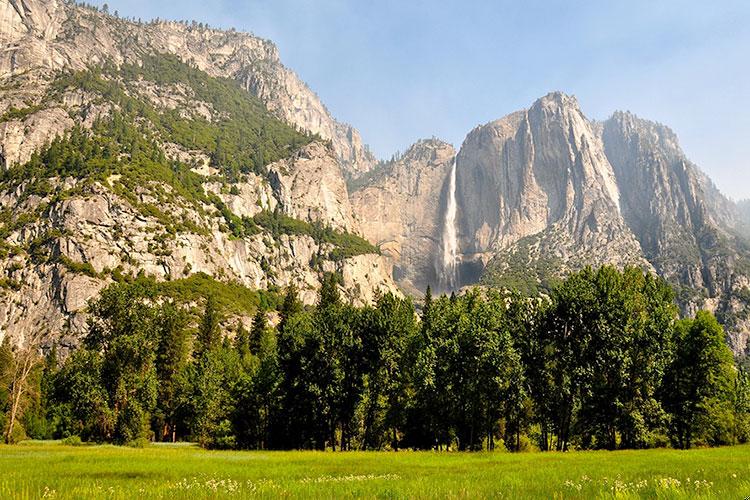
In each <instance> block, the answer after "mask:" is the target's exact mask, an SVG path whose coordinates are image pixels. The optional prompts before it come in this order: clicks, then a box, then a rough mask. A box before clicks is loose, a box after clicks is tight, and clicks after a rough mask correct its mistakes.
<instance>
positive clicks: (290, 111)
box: [0, 0, 399, 346]
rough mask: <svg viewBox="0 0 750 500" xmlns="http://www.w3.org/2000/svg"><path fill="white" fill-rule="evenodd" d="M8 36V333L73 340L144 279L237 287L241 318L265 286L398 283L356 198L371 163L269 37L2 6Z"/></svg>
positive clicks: (183, 286)
mask: <svg viewBox="0 0 750 500" xmlns="http://www.w3.org/2000/svg"><path fill="white" fill-rule="evenodd" d="M0 45H2V47H3V51H2V52H0V160H2V166H3V168H2V169H0V297H2V300H0V338H2V337H4V336H6V335H8V336H10V337H11V339H13V340H14V341H16V342H23V339H24V337H25V335H27V334H28V333H29V332H31V331H38V330H42V331H44V332H46V333H47V334H48V338H50V339H53V338H54V339H58V340H59V339H62V342H63V344H64V345H71V346H72V345H75V343H76V341H77V337H78V335H79V333H80V332H81V331H82V330H83V329H84V328H85V323H86V312H85V310H86V306H87V303H88V301H89V300H90V299H91V298H93V297H96V296H97V294H98V293H99V291H100V290H101V289H102V288H103V287H104V286H107V285H108V284H109V283H112V282H113V281H122V280H123V279H124V280H132V279H136V276H138V275H140V276H142V277H148V279H150V280H152V281H153V283H155V285H154V286H157V287H159V289H160V290H167V291H170V292H171V293H180V294H182V295H183V296H184V298H187V299H188V300H195V294H196V293H203V292H201V290H200V289H201V288H205V287H214V288H217V289H219V290H221V289H222V287H224V289H229V290H231V294H234V295H235V296H234V297H232V300H234V301H235V302H236V303H237V304H238V305H237V308H236V310H232V311H231V313H232V314H234V315H239V316H240V318H242V317H243V315H250V314H252V311H249V310H246V309H242V307H246V308H247V307H251V305H252V303H253V300H256V299H253V297H254V294H258V293H260V292H258V291H259V290H260V291H265V290H271V291H273V290H278V289H280V288H283V287H286V286H287V285H290V284H294V285H295V286H297V288H298V289H299V290H300V294H301V298H302V299H303V301H305V302H307V303H312V302H313V301H314V300H316V297H317V290H318V288H319V287H320V279H321V277H322V275H323V274H324V273H334V274H336V275H338V277H339V283H340V286H341V291H342V293H343V294H344V295H345V297H346V298H347V300H350V301H352V302H355V303H369V302H371V301H372V300H373V298H374V297H375V295H376V293H377V291H378V290H380V291H392V292H394V293H399V290H398V289H397V287H396V285H395V283H394V282H393V280H392V277H391V262H390V261H389V260H388V259H387V258H385V257H383V256H380V255H379V254H378V252H377V249H376V248H374V247H373V246H372V245H369V244H368V243H367V242H366V241H365V240H364V239H362V238H361V237H359V236H357V234H358V233H359V231H360V229H359V223H358V222H357V219H356V217H355V215H354V213H353V211H352V207H351V204H350V202H349V194H348V190H347V186H346V181H345V175H349V176H353V175H354V174H356V173H358V172H359V171H360V170H362V171H365V170H367V169H369V164H367V162H369V161H370V160H371V158H370V156H368V154H367V153H366V150H365V149H364V148H363V147H362V145H361V142H360V141H359V137H358V135H357V133H356V131H354V130H353V129H350V128H348V127H347V126H344V125H341V124H339V123H337V122H335V121H334V120H333V119H332V118H331V117H330V115H329V114H328V112H327V111H326V110H325V108H324V107H323V106H322V104H321V103H320V101H319V100H318V98H317V96H315V95H314V94H313V93H312V92H311V91H310V90H309V89H308V88H307V87H306V86H305V85H304V84H303V83H302V82H301V81H300V80H299V79H298V78H297V77H296V76H295V75H294V74H293V73H292V72H291V71H290V70H288V69H287V68H285V67H284V66H283V65H282V64H281V63H280V62H279V60H278V54H277V52H276V48H275V47H274V46H273V45H272V44H271V43H270V42H268V41H265V40H261V39H259V38H256V37H253V36H250V35H246V34H240V33H234V32H221V31H217V30H210V29H205V28H202V27H199V26H192V27H188V26H185V25H182V24H178V23H153V24H136V23H130V22H127V21H124V20H120V19H116V18H114V17H111V16H106V15H104V14H101V13H98V12H96V11H93V10H91V9H88V8H84V7H79V6H75V5H72V4H68V3H59V2H56V1H38V0H13V1H7V0H0ZM175 56H177V57H175ZM181 61H182V62H181ZM92 66H98V67H100V68H102V69H94V70H92V69H91V68H92ZM74 72H75V73H74ZM226 79H230V80H234V82H239V84H240V85H239V86H238V85H237V83H232V82H230V81H229V80H226ZM243 89H245V90H243ZM247 90H249V91H250V92H247ZM256 96H257V97H256ZM284 122H286V123H288V124H291V125H293V126H294V127H290V126H288V125H286V124H285V123H284ZM295 128H296V129H303V130H305V131H307V134H303V133H300V132H298V131H295ZM313 134H316V135H313ZM264 293H265V292H264ZM248 304H250V305H248Z"/></svg>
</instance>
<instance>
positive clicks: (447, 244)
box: [442, 159, 458, 290]
mask: <svg viewBox="0 0 750 500" xmlns="http://www.w3.org/2000/svg"><path fill="white" fill-rule="evenodd" d="M457 209H458V207H457V204H456V160H455V159H454V160H453V165H451V174H450V179H449V180H448V205H447V206H446V209H445V223H444V226H443V275H442V282H443V283H442V285H443V289H444V290H454V289H455V288H456V286H457V284H458V230H457V229H456V212H457Z"/></svg>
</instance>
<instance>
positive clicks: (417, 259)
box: [351, 139, 456, 294]
mask: <svg viewBox="0 0 750 500" xmlns="http://www.w3.org/2000/svg"><path fill="white" fill-rule="evenodd" d="M455 154H456V152H455V150H454V149H453V147H452V146H451V145H449V144H446V143H444V142H442V141H439V140H436V139H432V140H423V141H419V142H417V143H416V144H414V145H413V146H411V147H410V148H409V150H408V151H407V152H406V153H405V154H404V155H403V156H402V157H401V158H399V159H398V160H396V161H394V162H391V163H389V164H386V165H384V166H383V167H381V169H380V171H378V172H373V174H375V175H374V176H373V177H372V179H370V180H369V181H368V182H367V183H366V184H365V185H364V186H362V187H360V188H359V189H358V190H357V191H355V192H353V193H352V196H351V198H352V206H353V208H354V211H355V213H356V214H357V215H358V217H359V219H360V221H361V227H362V232H363V234H364V235H365V236H366V237H367V239H369V240H370V241H372V242H373V243H376V244H377V245H379V246H380V249H381V251H382V252H383V253H384V254H385V255H386V256H388V257H390V258H391V259H392V261H393V262H394V265H395V267H394V276H395V277H396V279H397V281H398V283H399V285H400V286H401V287H402V288H403V289H404V290H406V291H407V292H409V293H411V294H420V293H423V292H424V290H425V288H426V287H427V285H432V286H435V284H436V283H437V282H438V278H439V276H438V274H439V272H440V269H439V265H440V235H441V231H442V226H441V224H442V211H441V210H440V209H439V208H440V207H441V206H442V205H444V201H443V200H444V198H445V193H444V186H445V181H446V177H447V175H448V172H449V170H450V167H451V163H452V162H453V159H454V158H455Z"/></svg>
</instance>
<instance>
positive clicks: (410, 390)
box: [0, 267, 750, 451]
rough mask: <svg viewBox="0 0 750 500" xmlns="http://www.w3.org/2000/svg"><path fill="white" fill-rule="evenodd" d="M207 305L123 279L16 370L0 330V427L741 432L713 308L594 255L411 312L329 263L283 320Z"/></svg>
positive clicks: (233, 439)
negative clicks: (348, 284) (82, 320)
mask: <svg viewBox="0 0 750 500" xmlns="http://www.w3.org/2000/svg"><path fill="white" fill-rule="evenodd" d="M201 308H202V309H201V311H200V314H197V315H195V317H194V318H193V317H192V316H191V313H190V310H189V309H186V308H185V307H182V306H180V305H179V304H175V303H173V302H171V301H170V300H168V299H164V298H159V297H157V296H155V295H154V294H153V292H152V291H151V289H148V288H145V287H143V286H141V285H139V284H138V283H137V282H136V283H120V284H115V285H112V286H110V287H109V288H107V289H105V290H104V292H103V293H102V294H101V296H100V298H99V299H98V300H96V301H95V302H93V303H92V304H91V305H90V313H91V320H90V325H89V333H88V335H87V337H86V339H85V342H84V344H83V346H82V347H81V348H79V349H77V350H76V351H75V352H73V353H72V354H71V355H70V356H69V357H68V358H67V360H66V361H65V362H64V363H62V364H61V363H59V361H58V360H57V356H56V351H55V350H54V349H53V350H52V351H51V352H50V353H49V354H48V355H47V356H46V358H45V359H44V360H41V361H38V362H36V363H32V364H33V369H31V370H30V371H29V374H28V376H27V377H26V382H24V383H22V384H20V385H19V379H18V377H15V378H13V377H9V373H11V372H12V373H18V368H19V367H21V365H24V362H23V359H24V356H23V352H24V350H23V349H17V350H15V351H13V350H12V349H10V345H9V344H8V343H7V341H6V343H5V344H4V346H3V348H2V350H0V363H2V365H1V366H3V367H4V368H3V373H2V374H1V375H0V377H2V387H1V388H0V408H1V409H2V410H4V411H3V413H4V414H5V415H7V416H8V417H6V418H5V421H4V422H2V424H3V426H4V427H3V428H4V429H5V434H6V439H7V440H8V441H13V440H17V439H20V438H21V437H22V436H23V435H24V434H25V435H28V436H30V437H34V438H64V437H67V436H80V437H81V438H82V439H84V440H87V441H89V440H90V441H97V442H114V443H132V442H135V443H138V442H145V441H146V440H158V441H172V440H191V441H197V442H199V443H201V444H202V445H203V446H206V447H212V448H242V449H298V448H309V449H325V448H329V449H334V450H350V449H394V450H395V449H400V448H413V449H458V450H481V449H508V450H512V451H522V450H528V449H532V448H538V449H541V450H569V449H624V448H648V447H659V446H668V445H672V446H675V447H680V448H690V447H692V446H703V445H709V446H713V445H722V444H733V443H737V442H745V441H747V440H748V437H749V436H750V384H749V383H748V377H747V375H746V373H745V372H744V371H743V370H742V369H741V368H739V367H738V366H736V365H735V362H734V359H733V357H732V353H731V352H730V350H729V349H728V347H727V345H726V343H725V339H724V332H723V330H722V328H721V326H720V325H719V324H718V323H717V321H716V319H715V318H714V317H713V316H712V315H711V314H709V313H706V312H700V313H698V314H697V315H696V317H695V318H694V319H684V320H680V319H679V318H678V312H677V309H676V307H675V305H674V300H673V293H672V290H671V289H670V288H669V287H668V286H667V285H666V284H665V283H664V282H663V281H662V280H660V279H658V278H655V277H653V276H651V275H649V274H645V275H644V274H643V273H642V272H641V271H639V270H637V269H626V270H625V271H623V272H620V271H618V270H616V269H614V268H611V267H603V268H601V269H599V270H592V269H585V270H583V271H581V272H579V273H576V274H573V275H571V276H569V277H568V278H567V279H566V280H564V281H563V282H562V283H561V284H560V285H558V286H557V287H555V289H554V290H553V291H552V293H551V294H550V296H549V297H533V298H528V297H523V296H521V295H520V294H518V293H514V292H502V293H501V292H498V291H487V290H474V291H470V292H468V293H466V294H462V295H451V296H450V297H448V296H443V297H440V298H437V299H433V298H432V297H431V296H430V293H429V290H428V293H427V295H426V298H425V302H424V305H423V307H422V309H421V311H420V312H419V314H418V313H417V312H416V311H415V308H414V307H413V305H412V303H411V302H410V300H408V299H401V298H398V297H395V296H393V295H391V294H386V295H382V296H380V297H379V298H378V299H377V301H376V303H375V304H374V305H373V306H371V307H354V306H352V305H349V304H347V303H346V302H345V301H344V300H342V298H341V297H340V296H339V292H338V288H337V285H336V280H335V276H333V275H330V276H328V277H327V278H326V279H325V282H324V285H323V287H322V290H321V293H320V298H319V301H318V303H317V305H316V306H314V307H303V305H302V304H301V303H300V302H299V300H298V298H297V291H296V290H295V289H294V288H290V289H289V290H287V292H286V296H285V298H284V300H283V303H282V304H281V305H280V306H279V307H278V308H277V309H278V310H276V311H273V312H271V313H270V316H272V318H273V320H274V321H273V323H275V324H276V326H270V324H269V314H268V313H267V312H266V311H263V310H259V311H258V313H257V314H256V315H255V318H254V320H253V322H252V327H251V328H249V329H245V328H243V327H242V325H241V324H238V325H236V326H232V327H231V328H230V329H229V330H230V331H228V330H227V328H226V327H225V326H223V325H226V324H227V323H228V321H226V320H225V319H224V318H223V317H222V311H221V310H220V308H219V307H217V303H216V301H215V300H213V299H212V298H211V297H210V296H209V297H208V299H207V300H206V302H205V304H204V305H203V306H201ZM191 318H193V319H191ZM25 366H28V364H25ZM14 384H15V385H14ZM13 401H19V402H21V404H19V405H15V406H14V403H12V402H13ZM11 406H14V408H15V409H14V410H12V408H11ZM11 413H13V415H14V416H13V419H14V421H13V423H11V422H10V420H9V418H10V415H11Z"/></svg>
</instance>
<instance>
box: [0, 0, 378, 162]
mask: <svg viewBox="0 0 750 500" xmlns="http://www.w3.org/2000/svg"><path fill="white" fill-rule="evenodd" d="M0 19H1V20H2V29H1V30H0V45H2V47H3V52H2V53H1V54H0V77H2V78H7V77H9V76H17V77H18V76H22V75H25V74H26V73H27V72H29V71H32V74H31V75H28V76H26V77H25V79H23V80H22V79H17V80H16V82H18V83H21V82H27V85H32V84H33V82H34V81H35V80H37V79H40V78H41V79H45V78H46V77H48V75H49V74H50V73H51V72H53V71H59V70H70V69H73V70H82V69H85V68H88V67H90V66H92V65H98V64H102V63H104V62H106V61H110V62H112V63H114V64H116V65H119V64H123V63H131V64H138V63H139V61H140V60H141V58H142V57H143V56H144V55H153V54H172V55H175V56H178V57H179V58H180V59H181V60H182V61H183V62H186V63H190V64H191V65H193V66H194V67H196V68H198V69H200V70H201V71H205V72H206V73H207V74H208V75H210V76H212V77H223V78H230V79H233V80H235V81H237V82H238V83H239V84H240V85H241V86H242V87H243V88H245V89H246V90H248V91H249V92H250V93H252V94H253V95H255V96H256V97H258V98H259V99H260V100H261V101H263V103H264V104H265V105H266V107H267V108H268V109H269V110H270V111H271V112H272V113H273V114H274V115H276V116H277V117H278V118H280V119H282V120H284V121H285V122H287V123H290V124H293V125H295V126H296V127H298V128H300V129H302V130H305V131H308V132H310V133H312V134H316V135H318V136H319V137H320V138H322V139H324V140H328V141H331V142H332V144H333V149H334V151H335V152H336V155H337V156H338V158H339V159H340V160H341V163H342V166H343V168H344V170H345V172H347V174H348V175H350V176H353V177H356V176H357V175H360V174H361V173H364V172H366V171H368V170H369V169H371V168H372V167H373V166H374V164H375V159H374V157H373V155H372V154H371V153H370V152H369V151H368V150H367V148H366V147H364V146H363V144H362V140H361V138H360V135H359V132H357V130H355V129H354V128H352V127H351V126H349V125H346V124H342V123H339V122H337V121H336V120H334V119H333V118H332V117H331V115H330V113H329V112H328V110H327V109H326V107H325V106H324V105H323V103H322V102H321V101H320V99H319V98H318V96H317V95H315V94H314V93H313V92H312V91H311V90H310V89H309V88H308V87H307V85H305V84H304V83H303V82H302V81H301V80H300V79H299V77H298V76H297V75H296V74H294V72H292V71H291V70H289V69H288V68H286V67H285V66H284V65H283V64H282V63H281V61H280V60H279V54H278V50H277V49H276V46H275V45H274V44H273V43H271V42H270V41H268V40H264V39H261V38H258V37H255V36H252V35H249V34H247V33H239V32H235V31H234V30H230V31H222V30H216V29H211V28H208V27H204V26H203V25H202V24H198V23H196V22H192V23H190V24H188V23H178V22H167V21H158V20H157V21H153V22H149V23H140V22H132V21H127V20H124V19H119V18H117V17H114V16H109V15H105V14H103V13H101V12H98V11H97V10H94V9H90V8H86V7H83V6H80V5H76V4H74V3H71V2H65V1H59V0H3V1H2V2H0ZM24 87H26V85H24ZM24 90H27V89H24ZM19 97H21V96H19ZM27 140H28V139H27ZM44 140H45V137H44V136H43V135H38V136H36V137H34V138H32V139H31V142H32V143H31V144H28V145H26V147H24V148H22V152H20V156H19V155H18V152H17V151H15V150H13V151H9V152H3V155H4V157H5V159H6V162H7V161H10V160H11V159H12V160H16V161H17V160H18V159H23V158H25V155H27V154H28V153H29V152H30V151H31V150H32V149H33V148H35V147H38V146H39V144H40V141H41V143H43V142H44Z"/></svg>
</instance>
